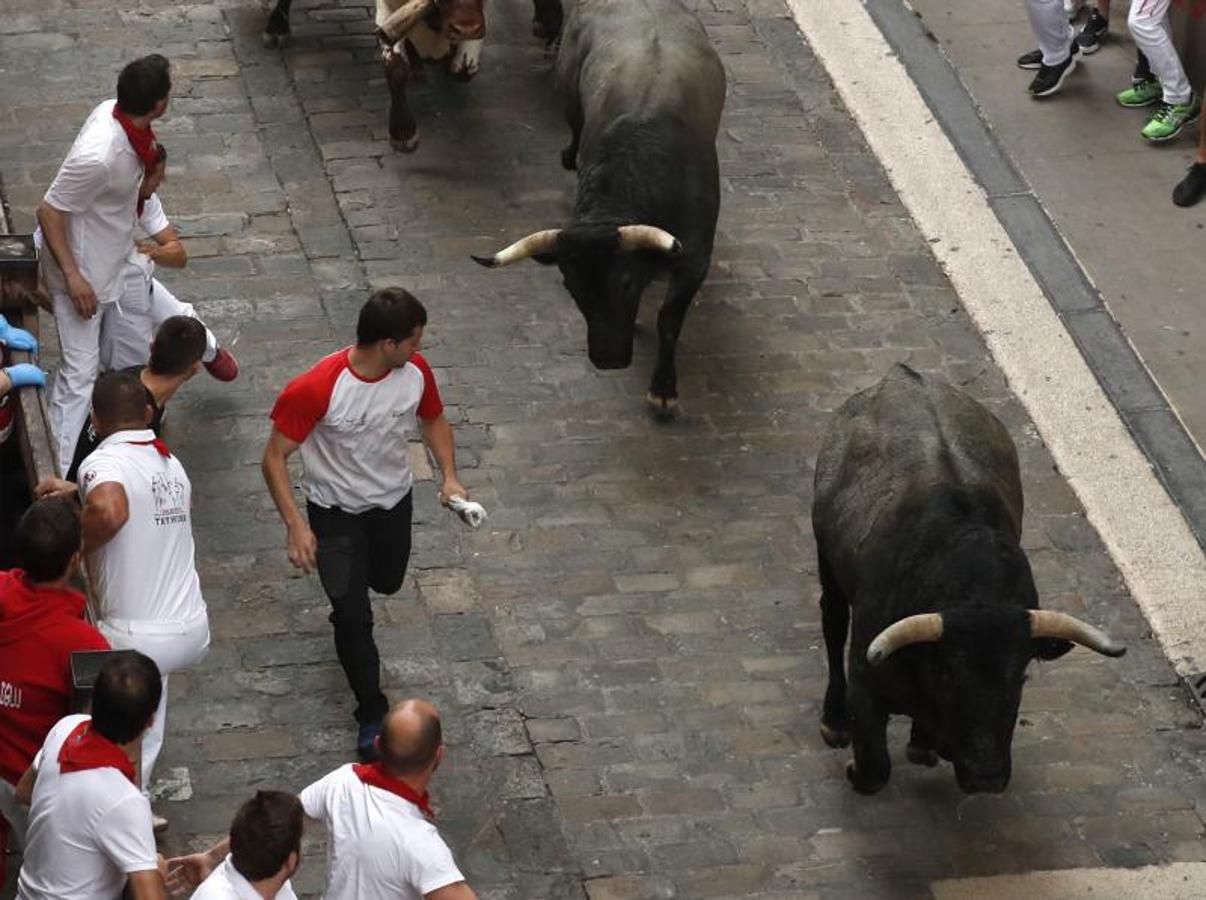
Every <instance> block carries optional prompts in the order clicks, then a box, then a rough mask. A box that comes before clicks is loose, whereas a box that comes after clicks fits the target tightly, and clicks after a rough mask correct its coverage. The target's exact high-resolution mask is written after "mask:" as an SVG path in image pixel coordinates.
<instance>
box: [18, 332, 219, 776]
mask: <svg viewBox="0 0 1206 900" xmlns="http://www.w3.org/2000/svg"><path fill="white" fill-rule="evenodd" d="M188 321H192V320H188ZM194 366H195V363H194ZM151 415H152V408H151V403H150V402H148V399H147V389H146V386H145V385H144V384H143V383H142V382H141V381H139V380H138V379H137V378H135V377H134V376H133V375H130V374H129V373H125V372H109V373H107V374H105V375H102V376H101V377H100V378H99V379H97V382H96V388H95V389H94V390H93V392H92V421H93V424H94V425H95V426H96V432H97V434H98V435H99V436H100V438H101V442H100V446H98V447H97V448H96V450H95V451H94V452H93V453H91V454H90V455H89V456H88V458H87V459H85V460H84V463H83V465H81V466H80V471H79V488H78V490H79V492H80V494H81V495H82V497H83V504H84V511H83V517H82V521H83V530H84V553H85V556H86V557H87V560H88V569H89V572H90V574H91V575H92V586H93V588H94V591H95V596H96V602H97V606H98V613H99V616H100V620H99V621H98V622H97V627H98V628H99V629H100V631H101V633H102V634H103V635H104V636H105V637H106V638H107V639H108V641H109V643H110V644H111V645H112V646H113V647H115V648H118V649H134V650H139V651H141V652H143V653H146V654H147V655H149V656H150V657H151V658H152V659H154V660H155V663H156V664H157V665H158V666H159V671H160V672H162V673H163V681H164V683H165V684H166V683H167V678H168V675H169V674H171V673H172V672H175V671H176V670H178V669H183V668H187V667H189V666H192V665H195V664H196V663H198V662H200V661H201V659H202V658H203V657H204V656H205V653H206V651H207V650H208V649H209V617H208V613H207V611H206V607H205V600H204V599H203V598H202V596H201V582H200V579H199V578H198V576H197V568H196V561H195V547H194V542H193V529H192V523H191V519H190V516H191V508H192V484H191V482H190V481H189V478H188V475H187V474H186V473H185V471H184V466H182V465H181V464H180V460H178V459H177V458H176V457H175V456H173V455H172V453H171V451H170V450H169V449H168V447H167V445H166V444H164V443H163V441H161V440H160V439H159V438H158V437H156V436H155V432H154V431H152V430H151V429H150V428H148V427H147V425H148V423H149V422H150V420H151ZM76 489H77V488H76V485H74V484H72V483H71V482H67V481H63V480H61V479H48V480H47V481H45V482H43V483H42V484H40V485H39V486H38V487H37V489H36V492H37V493H39V494H40V495H44V494H47V493H65V494H68V495H70V494H71V493H73V492H75V491H76ZM166 718H167V691H166V690H165V691H164V692H163V695H162V699H161V700H160V703H159V712H158V714H157V715H156V716H155V722H154V724H153V725H152V727H151V730H150V731H149V732H148V734H147V738H146V740H145V741H143V745H142V783H143V787H144V788H145V787H147V786H148V785H149V784H150V779H151V773H152V771H153V769H154V766H155V761H156V759H157V758H158V756H159V751H160V750H161V749H162V746H163V733H164V725H165V720H166Z"/></svg>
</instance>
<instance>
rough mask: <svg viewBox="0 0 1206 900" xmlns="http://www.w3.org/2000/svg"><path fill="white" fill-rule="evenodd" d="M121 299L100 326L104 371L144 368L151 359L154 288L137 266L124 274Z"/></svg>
mask: <svg viewBox="0 0 1206 900" xmlns="http://www.w3.org/2000/svg"><path fill="white" fill-rule="evenodd" d="M122 279H123V280H122V293H121V299H120V300H118V301H117V306H116V308H114V309H113V310H111V311H110V312H109V313H108V314H107V315H106V316H105V319H104V321H103V322H102V323H101V333H100V354H101V368H103V369H105V370H107V371H114V370H118V369H128V368H129V367H130V366H144V365H146V364H147V362H148V360H150V358H151V284H150V282H149V281H148V280H147V277H146V275H145V274H144V273H143V271H142V269H140V268H138V266H134V265H127V266H126V268H125V271H124V272H123V273H122Z"/></svg>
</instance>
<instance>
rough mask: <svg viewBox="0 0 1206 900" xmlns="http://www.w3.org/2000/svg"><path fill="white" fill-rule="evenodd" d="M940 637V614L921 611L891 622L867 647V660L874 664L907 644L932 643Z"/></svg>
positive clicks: (877, 663)
mask: <svg viewBox="0 0 1206 900" xmlns="http://www.w3.org/2000/svg"><path fill="white" fill-rule="evenodd" d="M940 637H942V615H941V614H940V613H922V614H921V615H917V616H909V617H908V618H905V619H901V620H900V621H899V622H893V623H892V624H891V625H889V626H888V627H887V628H885V629H884V630H883V631H881V632H880V633H879V634H878V635H876V636H875V640H873V641H872V642H871V645H870V646H869V647H867V662H869V663H871V665H873V666H876V665H879V664H880V663H881V662H883V661H884V660H885V659H887V658H888V657H889V656H891V655H892V654H893V653H895V652H896V651H897V650H899V649H900V648H901V647H907V646H909V644H932V643H934V642H935V641H937V640H938V639H939V638H940Z"/></svg>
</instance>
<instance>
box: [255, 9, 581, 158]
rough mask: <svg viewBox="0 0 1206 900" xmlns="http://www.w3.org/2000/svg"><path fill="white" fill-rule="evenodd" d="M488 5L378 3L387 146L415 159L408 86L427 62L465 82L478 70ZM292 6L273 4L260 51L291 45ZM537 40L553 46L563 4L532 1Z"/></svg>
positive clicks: (416, 139)
mask: <svg viewBox="0 0 1206 900" xmlns="http://www.w3.org/2000/svg"><path fill="white" fill-rule="evenodd" d="M485 2H486V0H376V3H377V11H376V24H377V40H378V42H379V44H380V46H381V59H382V62H383V63H384V65H385V82H386V84H387V85H389V94H390V107H389V142H390V144H391V145H392V146H393V147H394V149H395V150H400V151H402V152H403V153H413V152H414V151H415V150H416V149H418V146H419V127H418V125H417V124H416V123H415V117H414V115H413V114H412V113H411V111H410V105H409V104H408V103H407V99H406V85H407V82H409V81H416V80H418V79H419V78H420V71H421V69H422V66H423V62H424V61H425V60H437V61H443V60H447V62H448V71H450V72H451V73H452V74H453V75H454V76H456V77H457V78H460V79H462V80H464V81H468V80H469V79H470V78H472V77H473V76H474V75H476V74H477V72H478V69H479V68H480V67H481V52H482V39H483V38H484V37H485V34H486V13H485ZM292 5H293V0H276V6H275V7H274V8H273V10H272V13H271V15H270V16H269V17H268V24H267V25H266V26H265V28H264V35H263V39H264V45H265V46H268V47H271V46H274V45H275V46H280V47H283V46H285V44H286V43H287V42H288V39H289V32H290V29H289V10H290V7H291V6H292ZM534 6H535V12H536V14H535V19H534V21H533V30H534V31H535V32H536V34H538V35H541V36H544V37H545V38H546V39H547V40H548V41H550V42H551V41H553V40H554V39H555V38H556V37H557V35H558V34H559V33H560V30H561V19H562V9H561V0H534Z"/></svg>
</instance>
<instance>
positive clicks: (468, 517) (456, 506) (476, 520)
mask: <svg viewBox="0 0 1206 900" xmlns="http://www.w3.org/2000/svg"><path fill="white" fill-rule="evenodd" d="M448 508H449V509H451V510H452V511H453V512H454V513H456V514H457V515H458V516H460V517H461V521H462V522H464V523H465V524H466V525H468V526H469V527H470V528H477V527H478V526H479V525H481V524H482V522H484V521H486V519H487V518H488V516H487V515H486V508H485V507H484V506H482V505H481V504H480V503H477V502H475V501H473V500H466V499H465V498H464V497H461V496H456V497H449V498H448Z"/></svg>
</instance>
